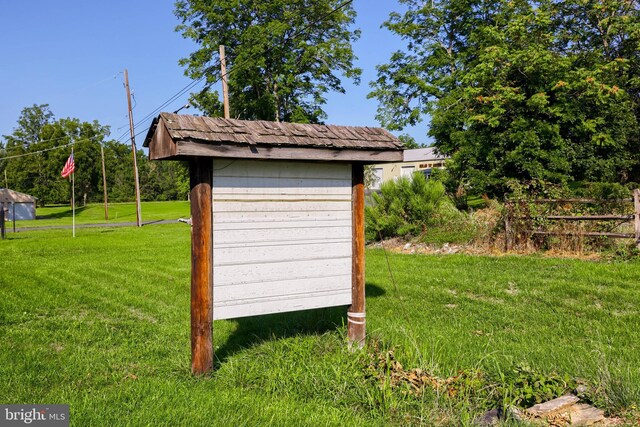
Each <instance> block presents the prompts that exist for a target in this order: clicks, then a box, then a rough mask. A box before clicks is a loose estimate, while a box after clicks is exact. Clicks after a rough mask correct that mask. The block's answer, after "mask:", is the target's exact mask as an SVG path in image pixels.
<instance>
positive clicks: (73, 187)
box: [71, 147, 76, 237]
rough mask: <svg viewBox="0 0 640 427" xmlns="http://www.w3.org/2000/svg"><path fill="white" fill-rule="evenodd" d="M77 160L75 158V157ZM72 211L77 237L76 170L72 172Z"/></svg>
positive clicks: (73, 225)
mask: <svg viewBox="0 0 640 427" xmlns="http://www.w3.org/2000/svg"><path fill="white" fill-rule="evenodd" d="M71 156H73V147H71ZM74 161H75V159H74ZM71 212H72V215H71V217H72V220H71V222H72V226H71V228H72V229H73V237H76V172H75V167H74V171H73V172H71Z"/></svg>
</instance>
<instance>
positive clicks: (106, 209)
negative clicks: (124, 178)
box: [100, 143, 109, 221]
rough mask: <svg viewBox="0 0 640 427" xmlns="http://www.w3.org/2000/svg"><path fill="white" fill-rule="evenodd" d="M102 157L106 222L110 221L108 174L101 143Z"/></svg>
mask: <svg viewBox="0 0 640 427" xmlns="http://www.w3.org/2000/svg"><path fill="white" fill-rule="evenodd" d="M100 156H101V157H102V190H103V192H104V220H105V221H109V205H108V204H107V174H106V172H105V167H104V147H103V146H102V143H100Z"/></svg>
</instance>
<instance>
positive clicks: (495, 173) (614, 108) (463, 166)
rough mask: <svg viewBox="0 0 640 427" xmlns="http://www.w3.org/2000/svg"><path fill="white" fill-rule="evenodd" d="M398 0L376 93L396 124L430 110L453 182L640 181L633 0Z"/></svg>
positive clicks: (637, 18) (491, 187) (639, 31)
mask: <svg viewBox="0 0 640 427" xmlns="http://www.w3.org/2000/svg"><path fill="white" fill-rule="evenodd" d="M400 1H401V2H402V3H404V4H405V5H406V6H407V7H408V10H407V12H406V13H404V14H402V15H401V14H398V13H394V14H392V15H391V16H390V18H389V20H388V21H387V22H386V23H385V26H386V27H387V28H388V29H390V30H391V31H392V32H394V33H396V34H398V35H400V36H402V37H403V38H404V39H405V40H406V41H407V46H406V50H404V51H398V52H396V53H394V54H393V55H392V57H391V59H390V61H389V63H387V64H384V65H381V66H379V67H378V78H377V80H376V81H375V82H373V83H372V86H373V91H372V93H371V94H370V96H372V97H376V98H377V99H378V100H379V102H380V107H379V110H378V118H379V120H380V121H381V122H382V123H383V125H385V126H387V127H389V128H391V129H402V128H403V127H404V126H406V125H409V124H416V123H417V122H419V121H420V120H422V118H423V117H424V116H426V115H428V116H430V119H431V122H430V125H429V131H428V133H429V135H431V136H432V137H433V138H434V140H435V145H436V146H437V147H438V149H439V150H440V151H441V152H442V153H443V154H446V155H449V156H451V157H452V160H451V162H450V165H449V167H450V172H451V174H450V176H452V177H453V178H454V181H455V182H456V184H463V185H465V186H466V187H467V188H468V189H471V190H472V191H474V192H490V193H500V192H503V191H505V190H506V183H507V181H508V180H510V179H518V180H542V181H549V182H553V183H567V182H570V181H606V182H620V183H625V182H629V181H636V182H637V181H640V142H639V120H640V78H639V77H638V76H640V73H639V71H640V55H639V51H638V50H639V48H638V46H640V14H639V5H638V2H637V1H636V0H602V1H598V2H592V1H588V0H567V1H562V2H560V1H555V0H542V1H533V0H510V1H507V0H434V1H431V2H422V1H417V0H400Z"/></svg>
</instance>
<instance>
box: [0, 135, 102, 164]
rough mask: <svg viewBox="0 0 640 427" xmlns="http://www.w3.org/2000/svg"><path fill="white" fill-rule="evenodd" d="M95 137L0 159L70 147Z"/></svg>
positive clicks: (0, 158)
mask: <svg viewBox="0 0 640 427" xmlns="http://www.w3.org/2000/svg"><path fill="white" fill-rule="evenodd" d="M95 138H97V137H92V138H84V139H82V140H79V141H73V142H70V143H69V144H65V145H58V146H57V147H51V148H45V149H44V150H39V151H30V152H28V153H23V154H16V155H14V156H6V157H0V160H8V159H17V158H18V157H26V156H32V155H34V154H40V153H45V152H47V151H52V150H57V149H59V148H66V147H71V146H72V145H75V144H77V143H79V142H83V141H90V140H92V139H95Z"/></svg>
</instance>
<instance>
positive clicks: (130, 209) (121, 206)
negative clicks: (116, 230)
mask: <svg viewBox="0 0 640 427" xmlns="http://www.w3.org/2000/svg"><path fill="white" fill-rule="evenodd" d="M108 208H109V220H108V221H105V219H104V205H103V204H100V203H90V204H88V205H87V206H76V224H105V223H117V222H135V221H136V204H135V202H134V203H110V204H109V205H108ZM140 210H141V211H142V221H143V222H149V221H160V220H171V219H178V218H180V217H189V216H191V214H190V213H189V202H187V201H178V202H176V201H171V202H142V203H141V208H140ZM36 216H37V219H36V220H32V221H16V228H27V227H45V226H47V227H49V226H67V225H71V224H72V212H71V206H69V205H63V206H47V207H43V208H37V209H36ZM11 227H13V224H12V223H11V222H10V221H9V222H7V228H8V229H11Z"/></svg>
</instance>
